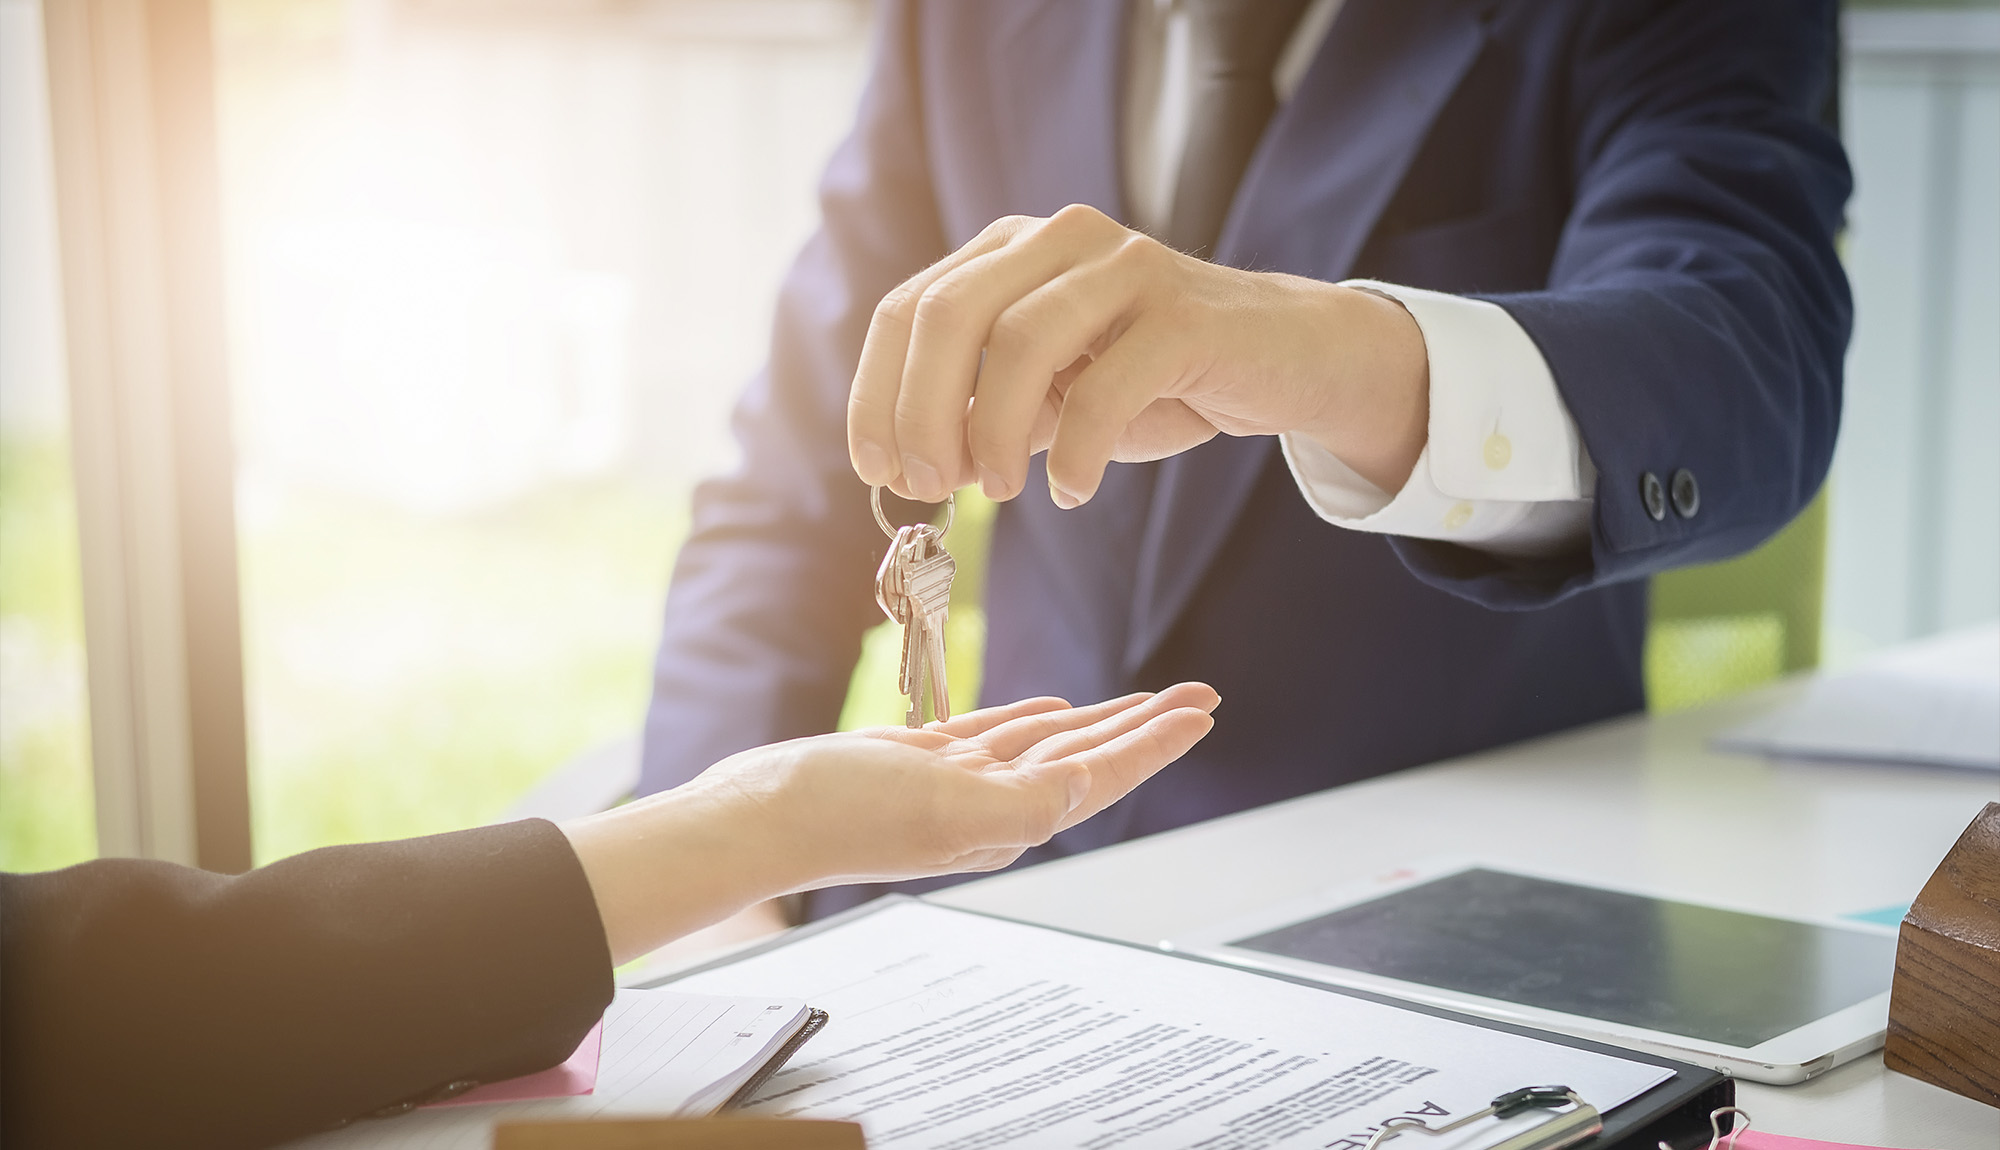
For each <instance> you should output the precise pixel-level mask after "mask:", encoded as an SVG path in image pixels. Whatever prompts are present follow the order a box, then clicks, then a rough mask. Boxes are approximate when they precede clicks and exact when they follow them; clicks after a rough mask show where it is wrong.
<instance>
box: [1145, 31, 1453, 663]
mask: <svg viewBox="0 0 2000 1150" xmlns="http://www.w3.org/2000/svg"><path fill="white" fill-rule="evenodd" d="M1483 7H1484V5H1481V4H1477V3H1471V2H1466V0H1347V3H1346V5H1345V7H1343V8H1342V10H1341V13H1340V16H1339V18H1338V19H1337V20H1336V21H1335V22H1334V26H1333V28H1332V30H1331V31H1330V32H1329V33H1328V34H1327V38H1326V42H1325V43H1324V44H1323V45H1322V46H1321V48H1320V51H1319V54H1318V56H1317V57H1315V59H1314V60H1313V63H1312V66H1311V67H1310V68H1309V69H1308V70H1307V72H1306V75H1305V77H1304V78H1303V79H1302V80H1301V82H1300V84H1299V88H1298V90H1297V91H1296V92H1295V93H1293V96H1292V99H1291V100H1290V101H1288V102H1287V103H1286V104H1285V106H1284V107H1283V108H1281V109H1279V111H1278V114H1277V116H1276V117H1275V118H1273V120H1272V121H1271V124H1270V127H1269V128H1267V129H1266V131H1265V133H1264V139H1263V141H1262V143H1261V144H1260V145H1259V147H1258V150H1257V154H1256V155H1255V156H1254V157H1252V159H1251V161H1250V167H1249V169H1248V170H1247V171H1246V172H1245V173H1244V176H1243V183H1242V185H1241V186H1240V188H1239V189H1238V191H1237V195H1236V199H1235V202H1234V203H1233V204H1232V205H1231V207H1230V214H1229V218H1228V219H1227V220H1225V221H1224V223H1223V228H1222V235H1221V237H1220V239H1219V240H1218V242H1217V245H1216V255H1217V260H1218V262H1221V263H1226V264H1231V265H1233V266H1236V267H1251V268H1257V269H1259V270H1268V271H1283V272H1291V273H1293V274H1295V275H1303V276H1312V277H1314V278H1316V279H1324V280H1338V279H1341V278H1344V277H1345V276H1346V275H1347V273H1348V270H1349V269H1350V268H1351V267H1352V266H1353V264H1354V260H1355V257H1356V256H1358V255H1359V254H1360V251H1361V246H1362V244H1363V243H1364V242H1366V240H1367V238H1368V234H1369V232H1371V231H1372V230H1374V227H1375V222H1376V220H1377V219H1379V218H1380V216H1381V214H1382V211H1383V209H1384V208H1386V207H1387V206H1388V203H1389V199H1390V197H1391V196H1392V195H1394V194H1395V191H1396V188H1397V186H1398V185H1399V184H1400V183H1401V182H1402V179H1403V173H1404V172H1405V171H1406V170H1407V169H1408V168H1409V165H1410V162H1411V160H1412V159H1414V158H1415V156H1416V152H1417V149H1418V147H1419V145H1421V144H1422V143H1423V140H1424V137H1425V135H1426V134H1427V133H1428V132H1429V130H1430V125H1431V123H1432V121H1433V120H1435V119H1436V118H1437V114H1438V112H1439V111H1440V110H1441V109H1442V108H1443V107H1444V104H1445V101H1446V100H1447V99H1449V98H1450V96H1451V93H1452V91H1453V90H1454V89H1455V88H1456V87H1457V86H1458V82H1459V79H1460V78H1461V77H1462V76H1463V75H1464V74H1465V71H1466V69H1467V68H1469V67H1471V65H1472V61H1473V60H1474V58H1476V57H1477V56H1478V55H1479V50H1480V48H1481V46H1482V45H1483V44H1484V42H1485V34H1484V28H1483V13H1482V8H1483ZM1114 107H1115V104H1114ZM1277 454H1278V448H1277V443H1276V442H1275V441H1273V440H1270V439H1264V438H1254V439H1232V438H1230V437H1227V436H1218V437H1216V438H1215V439H1214V440H1212V441H1210V442H1209V443H1207V444H1204V445H1203V446H1201V447H1199V448H1196V449H1195V450H1193V451H1190V452H1187V453H1185V454H1183V455H1179V456H1175V457H1174V458H1172V459H1169V460H1166V461H1164V462H1163V463H1161V464H1160V469H1161V470H1160V476H1159V479H1158V482H1157V485H1156V486H1155V488H1154V494H1153V505H1152V507H1151V509H1150V511H1149V513H1148V517H1147V523H1146V531H1145V534H1144V536H1143V538H1142V542H1141V544H1140V551H1139V556H1140V558H1139V572H1138V581H1137V584H1136V586H1135V587H1134V592H1135V594H1134V602H1133V605H1132V607H1133V616H1132V622H1131V628H1130V630H1129V631H1128V632H1127V634H1128V640H1127V643H1126V649H1125V658H1124V664H1125V671H1126V672H1127V673H1128V674H1133V673H1137V671H1138V670H1139V668H1140V667H1141V666H1143V665H1144V663H1145V662H1146V660H1147V659H1149V658H1150V657H1151V656H1152V654H1153V652H1154V651H1156V650H1157V649H1158V648H1159V645H1160V643H1161V642H1163V641H1164V640H1165V639H1166V637H1167V634H1168V632H1169V631H1171V630H1172V629H1173V625H1174V622H1175V621H1176V620H1177V619H1178V618H1179V617H1180V613H1181V612H1182V611H1183V610H1184V609H1186V607H1187V604H1188V601H1189V600H1190V599H1191V598H1193V596H1194V592H1195V589H1196V587H1197V586H1198V585H1199V584H1200V582H1201V578H1202V576H1203V575H1204V574H1205V573H1206V572H1207V570H1208V567H1209V564H1210V563H1212V562H1213V561H1214V559H1215V556H1216V554H1217V552H1218V551H1219V550H1220V549H1221V547H1222V544H1223V542H1224V541H1225V540H1226V539H1227V537H1228V535H1229V532H1230V529H1231V528H1232V527H1233V526H1234V525H1235V522H1236V520H1237V517H1238V516H1239V515H1240V514H1241V513H1242V511H1243V506H1244V503H1245V502H1246V501H1247V500H1248V499H1249V498H1250V492H1251V489H1252V488H1253V487H1255V486H1256V483H1257V479H1258V476H1259V475H1261V474H1262V473H1263V469H1264V468H1266V467H1269V466H1274V465H1275V464H1274V457H1275V456H1276V455H1277Z"/></svg>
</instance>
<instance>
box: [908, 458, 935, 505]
mask: <svg viewBox="0 0 2000 1150" xmlns="http://www.w3.org/2000/svg"><path fill="white" fill-rule="evenodd" d="M903 478H904V479H905V480H907V481H908V482H909V485H910V494H911V495H914V496H916V497H917V498H918V499H921V500H923V501H924V502H925V503H936V502H937V501H938V500H940V499H943V498H944V484H943V483H941V482H939V481H938V473H937V468H935V467H932V466H931V465H930V464H928V463H925V462H924V461H923V460H921V459H918V458H917V457H916V456H914V455H905V456H904V457H903Z"/></svg>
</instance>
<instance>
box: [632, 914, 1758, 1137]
mask: <svg viewBox="0 0 2000 1150" xmlns="http://www.w3.org/2000/svg"><path fill="white" fill-rule="evenodd" d="M905 902H920V903H923V904H924V905H925V906H930V907H935V908H937V909H938V910H948V911H953V912H955V913H958V914H971V915H978V916H979V917H981V918H990V919H997V920H998V921H1000V922H1011V923H1014V924H1016V925H1019V926H1032V927H1035V928H1037V929H1040V930H1052V931H1055V932H1056V933H1058V934H1067V935H1072V936H1074V937H1076V938H1087V939H1090V940H1091V941H1092V942H1102V943H1109V944H1110V945H1112V946H1122V947H1126V948H1128V949H1131V950H1136V951H1139V952H1141V953H1144V954H1153V955H1159V956H1161V957H1164V958H1174V959H1179V960H1181V961H1183V962H1200V963H1205V964H1207V965H1209V966H1219V967H1221V968H1223V969H1224V970H1233V971H1237V972H1239V973H1242V974H1247V975H1251V976H1253V977H1257V978H1275V979H1277V980H1278V981H1280V982H1290V983H1294V984H1296V985H1299V986H1309V987H1311V988H1313V989H1314V990H1323V991H1326V992H1327V993H1328V994H1344V995H1346V996H1348V997H1349V998H1360V999H1366V1000H1367V1001H1369V1002H1379V1003H1381V1004H1382V1005H1384V1006H1393V1007H1396V1008H1398V1009H1401V1010H1409V1011H1414V1012H1416V1013H1418V1014H1428V1015H1432V1016H1434V1017H1437V1018H1443V1019H1448V1020H1450V1021H1452V1022H1459V1023H1463V1024H1465V1025H1467V1026H1477V1027H1479V1028H1481V1029H1482V1030H1498V1031H1501V1032H1502V1033H1506V1034H1518V1035H1521V1036H1522V1037H1525V1038H1533V1039H1537V1040H1539V1041H1542V1042H1548V1043H1552V1044H1554V1045H1556V1046H1569V1047H1573V1048H1575V1049H1578V1050H1589V1051H1592V1052H1595V1053H1597V1054H1606V1055H1610V1056H1612V1057H1614V1058H1623V1059H1625V1060H1626V1061H1628V1062H1643V1063H1645V1064H1647V1065H1648V1066H1661V1067H1665V1068H1666V1069H1668V1070H1671V1071H1673V1072H1674V1076H1673V1077H1672V1078H1669V1079H1667V1080H1666V1081H1665V1082H1662V1083H1660V1084H1659V1085H1658V1086H1655V1087H1653V1088H1652V1089H1651V1090H1648V1091H1646V1092H1645V1093H1643V1094H1641V1095H1639V1096H1638V1097H1637V1098H1633V1099H1631V1100H1629V1101H1627V1102H1626V1103H1624V1104H1623V1105H1621V1106H1618V1107H1616V1108H1614V1109H1612V1110H1610V1111H1608V1112H1606V1113H1605V1115H1604V1129H1603V1130H1602V1131H1600V1132H1599V1133H1598V1134H1597V1135H1595V1136H1594V1137H1592V1138H1590V1139H1587V1140H1586V1141H1583V1142H1579V1143H1577V1144H1576V1145H1577V1148H1578V1150H1658V1147H1659V1144H1660V1143H1661V1142H1665V1143H1666V1144H1667V1145H1669V1146H1672V1147H1674V1148H1675V1150H1688V1148H1691V1147H1703V1146H1707V1145H1708V1137H1709V1126H1708V1116H1709V1115H1710V1114H1711V1113H1713V1112H1714V1111H1715V1110H1717V1109H1719V1108H1721V1107H1724V1106H1733V1105H1735V1104H1736V1080H1735V1079H1733V1078H1730V1077H1729V1076H1727V1075H1725V1074H1719V1073H1717V1072H1715V1071H1713V1070H1708V1069H1705V1068H1703V1067H1700V1066H1693V1065H1690V1064H1688V1063H1685V1062H1676V1061H1674V1060H1673V1059H1671V1058H1662V1057H1660V1056H1659V1055H1656V1054H1648V1053H1645V1052H1644V1051H1639V1050H1627V1049H1626V1048H1624V1047H1622V1046H1611V1045H1609V1044H1606V1043H1602V1042H1592V1041H1590V1040H1589V1039H1585V1038H1572V1037H1570V1036H1569V1035H1566V1034H1555V1033H1552V1032H1550V1031H1546V1030H1536V1029H1534V1028H1533V1027H1528V1026H1517V1025H1515V1024H1513V1023H1508V1022H1495V1021H1493V1020H1491V1019H1486V1018H1478V1017H1475V1016H1473V1015H1470V1014H1460V1013H1458V1012H1457V1011H1454V1010H1446V1009H1444V1008H1443V1007H1438V1006H1430V1005H1428V1004H1425V1003H1419V1002H1406V1001H1404V1000H1402V999H1400V998H1394V997H1392V996H1390V995H1386V994H1377V993H1375V992H1373V991H1367V990H1356V989H1354V988H1352V987H1345V986H1329V985H1327V984H1326V983H1323V982H1314V981H1313V980H1312V979H1309V978H1305V977H1302V976H1299V975H1294V974H1283V973H1279V972H1277V971H1269V970H1255V969H1252V968H1250V967H1247V966H1238V965H1236V964H1235V963H1231V962H1224V961H1222V960H1221V959H1216V958H1209V957H1207V956H1205V955H1199V954H1187V953H1185V952H1182V951H1177V950H1161V949H1160V948H1158V947H1154V946H1146V945H1144V944H1142V943H1136V942H1126V941H1125V940H1123V939H1116V938H1104V937H1102V936H1100V935H1095V934H1090V933H1089V932H1087V931H1081V930H1070V929H1069V928H1067V927H1060V926H1049V925H1047V924H1046V923H1039V922H1029V921H1028V920H1026V919H1020V918H1013V917H1010V916H1008V915H1004V914H992V913H990V912H987V911H983V910H966V909H964V908H962V907H956V906H947V905H945V904H944V903H936V902H930V901H928V900H926V899H921V898H912V897H911V896H909V895H903V894H889V895H884V896H882V897H881V898H878V899H874V900H872V901H870V902H865V903H862V904H861V905H860V906H857V907H852V908H850V909H848V910H844V911H842V912H840V913H839V914H836V915H832V916H830V917H828V918H823V919H820V920H819V921H817V922H810V923H807V924H805V925H804V926H798V927H794V928H792V929H791V930H788V931H786V932H784V933H783V934H779V935H776V936H773V937H772V938H770V939H769V940H767V941H764V942H760V943H758V944H756V945H755V946H748V947H745V948H743V949H742V950H738V951H732V952H730V953H729V954H725V955H723V956H721V957H719V958H716V959H712V960H710V961H708V962H704V963H701V964H699V965H697V966H691V967H689V968H687V969H686V970H679V971H675V972H674V973H672V974H669V975H666V976H664V977H662V978H657V979H654V980H653V981H651V982H648V983H646V984H645V987H646V988H648V989H650V988H652V987H656V986H665V985H668V984H669V983H673V982H677V981H679V980H681V979H683V978H688V977H691V976H693V975H696V974H700V973H702V972H703V971H708V970H716V969H720V968H721V967H725V966H734V965H736V964H737V963H739V962H742V961H743V960H744V959H748V958H754V957H756V956H757V955H760V954H765V953H767V952H769V951H773V950H778V949H780V948H782V947H786V946H790V945H791V944H792V943H795V942H799V941H802V940H804V939H807V938H810V937H812V936H813V935H816V934H819V933H821V932H822V931H827V930H832V929H834V928H836V927H840V926H845V925H846V924H847V923H849V922H852V921H854V920H855V919H858V918H866V917H868V916H869V915H871V914H876V913H879V912H881V911H884V910H887V909H888V908H890V907H892V906H895V905H897V904H899V903H905ZM798 1041H800V1042H802V1041H803V1039H800V1040H798ZM793 1048H794V1047H792V1046H789V1045H788V1047H787V1049H786V1050H785V1051H782V1052H781V1053H782V1054H783V1055H784V1058H787V1059H788V1058H790V1057H791V1054H790V1051H791V1050H792V1049H793ZM782 1061H783V1059H773V1062H774V1063H782ZM776 1070H777V1066H776V1065H773V1066H772V1067H771V1072H772V1073H775V1072H776ZM767 1077H769V1075H767V1074H762V1073H760V1074H759V1076H758V1083H757V1084H758V1085H759V1086H761V1085H762V1084H763V1080H764V1079H765V1078H767ZM1522 1085H1523V1086H1526V1085H1529V1084H1528V1083H1525V1082H1524V1083H1522ZM746 1089H747V1088H746ZM748 1097H749V1094H748V1093H746V1092H744V1091H738V1092H737V1095H736V1096H735V1097H732V1098H731V1099H730V1102H729V1104H730V1105H735V1104H736V1101H737V1098H744V1099H747V1098H748ZM1586 1101H1588V1099H1586Z"/></svg>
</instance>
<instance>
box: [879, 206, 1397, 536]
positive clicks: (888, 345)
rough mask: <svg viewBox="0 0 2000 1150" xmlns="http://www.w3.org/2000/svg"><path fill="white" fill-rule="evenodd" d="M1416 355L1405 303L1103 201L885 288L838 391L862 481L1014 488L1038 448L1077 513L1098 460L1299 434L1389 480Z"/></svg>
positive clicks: (1027, 224) (1393, 480) (1020, 222)
mask: <svg viewBox="0 0 2000 1150" xmlns="http://www.w3.org/2000/svg"><path fill="white" fill-rule="evenodd" d="M1428 417H1429V361H1428V359H1427V357H1426V354H1425V349H1424V341H1423V334H1422V332H1421V331H1419V330H1418V328H1417V325H1416V321H1415V320H1413V319H1411V318H1410V316H1409V313H1408V312H1405V311H1404V310H1403V308H1402V306H1401V305H1400V304H1397V303H1396V302H1395V301H1393V300H1389V299H1385V298H1382V297H1380V296H1375V295H1371V294H1369V293H1367V292H1360V291H1355V290H1353V289H1350V288H1342V287H1339V286H1336V285H1334V284H1328V283H1323V282H1321V281H1318V280H1310V279H1302V278H1300V277H1298V276H1289V275H1280V274H1277V273H1271V272H1246V271H1241V270H1238V269H1235V268H1228V267H1221V266H1218V265H1216V264H1211V263H1207V262H1205V261H1202V260H1199V259H1196V258H1194V257H1193V256H1188V255H1184V254H1182V253H1180V252H1177V251H1174V250H1173V249H1171V248H1168V247H1166V246H1165V245H1163V244H1161V243H1159V242H1158V241H1157V240H1154V239H1152V238H1150V237H1148V236H1146V235H1144V234H1142V233H1140V232H1135V231H1132V230H1130V229H1128V228H1126V227H1124V226H1122V225H1120V224H1118V223H1117V222H1116V221H1114V220H1112V219H1111V218H1110V217H1108V216H1106V215H1104V214H1103V213H1101V212H1099V211H1097V210H1095V209H1093V208H1088V207H1083V206H1077V205H1072V206H1071V207H1067V208H1064V209H1063V210H1062V211H1060V212H1057V213H1056V214H1055V215H1053V216H1051V217H1049V218H1048V219H1034V218H1029V217H1023V216H1012V217H1008V218H1006V219H1002V220H999V221H997V222H995V223H994V224H992V225H991V226H989V227H988V228H987V229H986V230H985V231H984V232H981V233H980V234H979V236H978V237H977V238H975V239H974V240H973V241H972V242H971V243H968V244H966V245H965V246H964V247H962V248H960V249H959V250H958V251H957V252H954V253H953V254H952V255H950V256H947V257H946V258H945V259H943V260H940V261H939V262H938V263H936V264H934V265H932V266H931V267H929V268H927V269H925V270H924V271H922V272H920V273H918V274H917V275H916V276H913V277H911V278H910V279H909V280H908V281H907V282H905V283H904V284H903V285H902V286H900V287H898V288H897V289H896V290H895V291H892V292H890V293H889V295H888V296H887V297H886V298H885V299H883V301H882V303H881V306H879V307H877V308H876V310H875V316H874V320H873V321H872V322H871V323H870V325H869V328H868V338H867V342H866V343H865V344H864V345H863V347H862V351H861V363H860V367H859V369H858V370H857V372H856V373H855V377H854V389H853V391H852V393H851V394H850V396H849V399H848V408H847V435H848V450H849V454H850V457H851V458H852V461H853V464H854V470H855V473H856V474H858V475H859V476H860V477H861V478H862V480H863V481H864V482H867V483H871V484H883V485H887V486H888V487H890V488H891V489H892V490H894V491H895V492H896V493H897V494H899V495H902V496H905V497H907V498H913V499H921V500H925V501H928V502H936V501H938V500H941V499H943V498H944V497H945V494H946V493H947V492H950V491H953V490H956V489H957V488H959V487H961V486H964V485H966V484H968V483H972V482H974V481H975V480H976V481H977V482H978V483H979V485H980V487H981V488H982V489H983V490H984V491H985V492H986V494H987V495H988V496H990V497H991V498H994V499H1011V498H1013V497H1014V496H1015V495H1018V494H1020V492H1021V489H1022V487H1023V486H1024V485H1025V483H1026V480H1027V471H1028V458H1029V456H1031V455H1033V454H1034V453H1035V452H1037V451H1041V450H1043V449H1047V451H1048V453H1049V458H1048V473H1049V487H1050V492H1049V493H1050V495H1051V497H1052V498H1054V500H1055V501H1056V504H1057V505H1058V506H1061V507H1074V506H1077V505H1078V504H1080V503H1082V502H1084V501H1085V500H1087V499H1089V498H1090V497H1091V496H1092V495H1093V494H1095V493H1096V491H1097V486H1098V483H1099V482H1100V480H1101V479H1102V477H1103V474H1104V468H1105V465H1106V464H1107V463H1109V462H1111V461H1113V460H1119V461H1125V462H1136V461H1141V460H1148V459H1159V458H1162V457H1164V456H1168V455H1173V454H1176V453H1179V452H1182V451H1186V450H1187V449H1188V448H1190V447H1194V446H1196V445H1198V444H1200V443H1204V442H1206V441H1207V440H1208V439H1210V438H1212V437H1213V436H1214V435H1215V434H1216V433H1217V432H1222V433H1224V434H1228V435H1273V434H1278V433H1282V432H1288V431H1299V432H1303V433H1304V434H1306V435H1309V436H1311V437H1312V438H1314V439H1316V440H1318V441H1319V442H1320V443H1321V444H1323V445H1325V446H1326V447H1327V448H1328V449H1329V450H1331V451H1332V452H1333V453H1334V454H1335V455H1336V456H1338V457H1339V458H1340V459H1341V460H1342V461H1343V462H1345V463H1346V464H1347V465H1348V466H1349V467H1352V468H1353V469H1354V470H1355V471H1357V472H1359V473H1360V474H1361V476H1362V477H1363V478H1365V479H1367V480H1368V481H1369V482H1371V483H1373V484H1375V485H1376V486H1377V487H1380V488H1382V489H1383V490H1385V491H1389V492H1394V491H1396V490H1398V489H1400V488H1401V487H1402V485H1403V482H1404V481H1405V480H1406V479H1408V478H1409V474H1410V470H1411V468H1412V467H1413V466H1415V464H1416V460H1417V456H1418V454H1419V453H1420V452H1421V451H1422V450H1423V446H1424V443H1425V441H1426V438H1427V429H1426V424H1427V421H1428Z"/></svg>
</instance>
